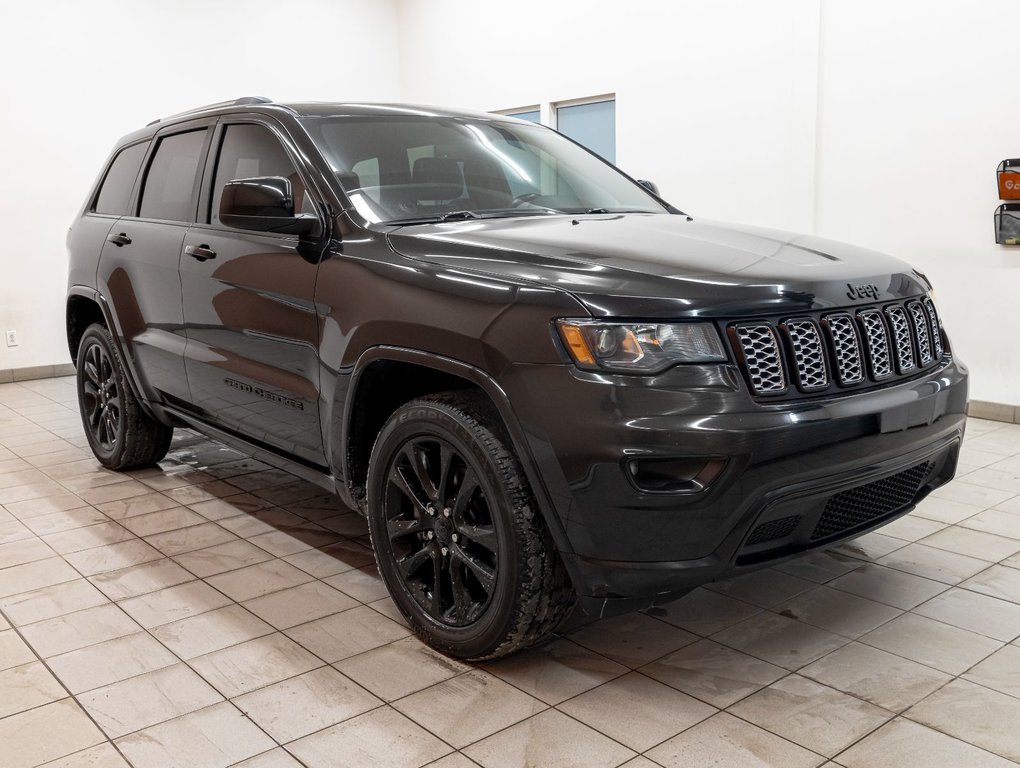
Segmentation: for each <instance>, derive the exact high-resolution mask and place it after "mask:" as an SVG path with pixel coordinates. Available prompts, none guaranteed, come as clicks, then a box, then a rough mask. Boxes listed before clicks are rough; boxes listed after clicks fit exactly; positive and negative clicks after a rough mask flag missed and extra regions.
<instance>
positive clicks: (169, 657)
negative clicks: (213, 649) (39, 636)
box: [48, 632, 177, 693]
mask: <svg viewBox="0 0 1020 768" xmlns="http://www.w3.org/2000/svg"><path fill="white" fill-rule="evenodd" d="M176 662H177V659H176V658H175V657H174V655H173V654H172V653H170V652H169V651H168V650H167V649H166V648H164V647H163V646H162V645H160V644H159V643H158V642H157V641H156V640H154V639H153V638H152V637H150V636H149V635H147V634H145V633H144V632H139V633H138V634H134V635H128V636H126V637H118V638H116V639H114V640H107V641H106V642H104V643H97V644H96V645H90V646H87V647H85V648H81V649H79V650H77V651H71V652H70V653H65V654H63V655H61V656H54V657H53V658H51V659H49V661H48V664H49V665H50V669H52V670H53V673H54V674H55V675H56V676H57V677H58V678H60V680H61V682H62V683H63V684H64V685H66V686H67V688H68V690H70V691H71V693H82V692H83V691H90V690H92V689H93V688H99V687H100V686H103V685H109V684H111V683H116V682H119V681H121V680H126V679H127V678H129V677H134V676H135V675H141V674H144V673H146V672H152V671H154V670H157V669H162V668H163V667H169V666H170V665H171V664H175V663H176Z"/></svg>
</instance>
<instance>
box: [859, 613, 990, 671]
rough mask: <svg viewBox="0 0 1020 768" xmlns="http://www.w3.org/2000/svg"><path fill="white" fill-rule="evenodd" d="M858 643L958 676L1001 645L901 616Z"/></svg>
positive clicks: (925, 620) (921, 618) (932, 622)
mask: <svg viewBox="0 0 1020 768" xmlns="http://www.w3.org/2000/svg"><path fill="white" fill-rule="evenodd" d="M860 640H861V642H862V643H866V644H867V645H870V646H873V647H875V648H881V649H882V650H883V651H888V652H889V653H895V654H896V655H898V656H903V657H905V658H908V659H912V660H913V661H918V662H920V663H921V664H925V665H927V666H929V667H934V668H935V669H940V670H942V671H943V672H948V673H949V674H951V675H959V674H961V673H963V672H964V671H965V670H967V669H969V668H970V667H972V666H973V665H974V664H976V663H977V662H979V661H981V660H982V659H983V658H985V657H986V656H988V655H990V654H991V653H992V652H993V651H996V650H998V649H999V647H1001V646H1002V643H1000V642H999V641H997V640H993V639H991V638H990V637H985V636H983V635H979V634H976V633H974V632H968V631H966V630H964V629H959V628H958V627H951V626H949V625H948V624H943V623H942V622H940V621H935V620H933V619H929V618H926V617H924V616H917V615H915V614H912V613H905V614H904V615H902V616H900V617H899V618H897V619H893V620H892V621H890V622H889V623H888V624H885V625H883V626H881V627H879V628H878V629H876V630H874V631H873V632H869V633H868V634H866V635H864V636H863V637H861V638H860Z"/></svg>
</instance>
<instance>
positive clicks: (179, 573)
mask: <svg viewBox="0 0 1020 768" xmlns="http://www.w3.org/2000/svg"><path fill="white" fill-rule="evenodd" d="M193 578H194V577H193V576H192V575H191V574H190V573H188V572H187V571H186V570H184V569H183V568H181V567H180V566H179V565H177V563H175V562H174V561H173V560H170V559H168V558H165V557H164V558H162V559H160V560H152V561H150V562H148V563H142V564H141V565H132V566H128V567H127V568H121V569H120V570H116V571H108V572H107V573H100V574H97V575H96V576H93V577H91V578H90V579H89V581H91V582H92V584H94V585H95V586H96V587H97V588H99V589H100V590H102V592H103V593H104V594H105V595H106V596H107V597H108V598H110V599H111V600H123V599H125V598H128V597H137V596H138V595H144V594H147V593H149V592H155V591H156V590H159V589H166V588H167V587H173V586H176V585H178V584H183V583H184V582H186V581H191V580H192V579H193Z"/></svg>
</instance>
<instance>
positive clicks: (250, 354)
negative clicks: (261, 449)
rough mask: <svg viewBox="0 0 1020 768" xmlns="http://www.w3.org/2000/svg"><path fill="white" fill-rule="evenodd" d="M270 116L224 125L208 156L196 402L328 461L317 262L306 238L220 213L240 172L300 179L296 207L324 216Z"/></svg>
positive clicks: (196, 276)
mask: <svg viewBox="0 0 1020 768" xmlns="http://www.w3.org/2000/svg"><path fill="white" fill-rule="evenodd" d="M281 138H282V136H281V135H279V134H277V133H275V132H274V130H273V129H271V128H270V127H269V125H268V124H265V123H259V122H238V123H225V124H222V125H221V126H220V127H219V129H218V131H217V135H216V137H215V138H214V146H215V147H216V149H215V152H214V153H213V156H211V157H210V159H209V163H208V164H207V169H208V170H207V175H209V176H211V180H212V184H211V187H209V188H208V189H207V192H206V195H205V199H206V200H208V204H207V208H208V210H206V211H204V212H200V215H199V219H200V221H202V219H203V218H204V222H203V223H199V224H196V225H195V226H193V227H191V228H190V229H189V230H188V232H187V235H186V237H185V241H184V252H185V255H184V256H183V258H182V261H181V289H182V292H183V299H184V318H185V325H186V329H187V337H188V344H187V347H186V350H185V366H186V368H187V372H188V380H189V382H190V384H191V401H192V403H193V404H194V407H195V408H196V409H198V411H199V412H200V414H201V415H202V416H203V417H204V418H205V419H207V420H208V421H210V422H211V423H213V424H214V425H216V426H219V427H222V428H225V429H227V430H229V431H231V432H235V433H238V434H240V435H242V436H244V437H246V438H248V439H250V440H254V441H255V442H258V443H264V444H267V445H269V446H273V447H275V448H277V449H281V450H283V451H284V452H286V453H291V454H295V455H297V456H300V457H301V458H304V459H306V460H308V461H311V462H314V463H316V464H323V463H325V462H324V459H323V450H322V437H321V431H320V428H319V408H318V405H319V402H318V400H319V367H318V343H319V323H318V316H317V314H316V312H315V305H314V301H313V297H314V295H315V279H316V275H317V272H318V266H317V265H316V264H315V263H312V262H311V261H308V260H306V259H305V258H303V257H302V256H301V255H300V254H299V253H298V244H299V243H298V238H297V237H296V236H293V235H275V234H266V233H262V232H249V231H244V230H239V229H231V228H229V227H226V226H224V225H223V224H221V223H220V221H219V216H218V212H219V200H220V196H221V194H222V190H223V186H224V185H225V184H226V183H227V182H228V181H231V180H233V179H239V178H249V177H253V176H284V177H288V178H290V179H291V183H292V186H293V189H294V196H295V207H296V209H297V210H298V211H301V210H303V211H304V212H306V213H312V214H315V215H318V214H317V210H316V206H315V204H314V200H313V199H312V197H311V195H312V192H311V191H310V190H307V189H306V188H305V185H304V183H303V181H302V176H301V175H300V174H299V173H298V172H297V170H296V166H295V163H294V162H293V161H292V159H291V156H290V155H289V154H288V151H287V150H286V149H285V148H284V145H283V143H282V141H281Z"/></svg>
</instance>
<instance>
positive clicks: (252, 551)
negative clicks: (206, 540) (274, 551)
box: [174, 539, 273, 579]
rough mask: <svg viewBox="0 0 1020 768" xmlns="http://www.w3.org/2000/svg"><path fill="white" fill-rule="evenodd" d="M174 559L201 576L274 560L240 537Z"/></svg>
mask: <svg viewBox="0 0 1020 768" xmlns="http://www.w3.org/2000/svg"><path fill="white" fill-rule="evenodd" d="M174 559H175V560H176V561H177V562H178V563H180V564H181V565H183V566H184V567H185V568H187V569H188V570H189V571H191V572H192V573H193V574H195V575H196V576H198V577H199V578H203V579H204V578H207V577H209V576H215V575H217V574H220V573H226V572H227V571H235V570H237V569H238V568H244V567H246V566H249V565H255V564H257V563H264V562H265V561H266V560H272V559H273V556H272V555H271V554H269V553H268V552H266V551H265V550H264V549H259V548H258V547H256V546H255V545H254V544H250V543H248V542H247V541H243V540H241V539H238V540H237V541H229V542H227V543H226V544H217V545H216V546H214V547H207V548H206V549H196V550H195V551H193V552H185V553H184V554H181V555H177V556H175V557H174Z"/></svg>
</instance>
